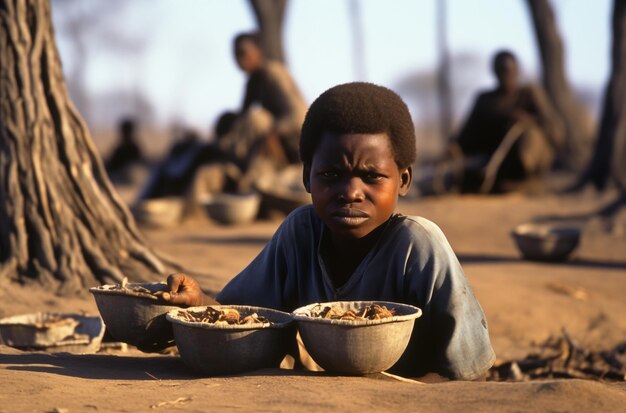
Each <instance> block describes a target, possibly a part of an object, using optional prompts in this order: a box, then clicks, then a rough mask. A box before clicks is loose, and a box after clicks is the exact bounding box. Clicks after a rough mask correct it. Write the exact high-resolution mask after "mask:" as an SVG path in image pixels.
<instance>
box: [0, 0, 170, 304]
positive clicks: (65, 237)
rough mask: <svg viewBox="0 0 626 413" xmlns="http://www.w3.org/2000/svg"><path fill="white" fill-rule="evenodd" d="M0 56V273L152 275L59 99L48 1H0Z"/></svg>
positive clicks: (67, 283)
mask: <svg viewBox="0 0 626 413" xmlns="http://www.w3.org/2000/svg"><path fill="white" fill-rule="evenodd" d="M0 55H1V60H0V70H1V78H0V174H1V175H0V278H6V277H8V278H10V279H13V280H17V281H20V282H25V281H27V280H29V279H36V280H38V281H41V282H42V283H44V284H48V283H52V284H53V285H55V286H60V287H61V290H62V291H64V292H73V291H76V290H79V289H83V288H84V287H85V286H91V285H94V284H96V283H99V282H106V281H112V280H115V281H119V280H121V279H122V278H123V277H124V276H128V277H129V278H146V277H147V276H154V275H155V274H162V273H163V271H164V268H163V265H162V263H161V262H160V260H159V259H158V258H157V257H156V255H155V254H154V253H153V252H152V251H151V249H150V248H149V247H147V246H146V244H145V241H144V240H143V239H142V237H141V235H140V234H139V232H138V230H137V228H136V226H135V223H134V220H133V218H132V216H131V215H130V213H129V212H128V209H127V208H126V206H125V205H124V204H123V202H122V201H121V200H120V199H119V197H118V196H117V194H116V193H115V191H114V189H113V186H112V185H111V183H110V181H109V179H108V177H107V175H106V172H105V170H104V167H103V163H102V161H101V159H100V157H99V155H98V153H97V151H96V149H95V146H94V145H93V142H92V139H91V136H90V133H89V131H88V129H87V126H86V125H85V122H84V121H83V120H82V118H81V116H80V114H79V113H78V112H77V110H76V108H75V107H74V105H73V104H72V102H71V101H70V99H69V97H68V93H67V88H66V85H65V80H64V78H63V74H62V68H61V62H60V59H59V53H58V51H57V48H56V44H55V38H54V31H53V28H52V22H51V16H50V4H49V1H48V0H0Z"/></svg>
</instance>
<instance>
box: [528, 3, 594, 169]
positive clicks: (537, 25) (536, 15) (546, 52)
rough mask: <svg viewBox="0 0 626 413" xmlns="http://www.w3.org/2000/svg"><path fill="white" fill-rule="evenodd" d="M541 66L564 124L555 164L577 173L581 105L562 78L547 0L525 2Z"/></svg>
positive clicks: (583, 142) (582, 147)
mask: <svg viewBox="0 0 626 413" xmlns="http://www.w3.org/2000/svg"><path fill="white" fill-rule="evenodd" d="M527 3H528V8H529V10H530V14H531V17H532V22H533V27H534V29H535V38H536V39H537V45H538V47H539V52H540V55H541V62H542V66H543V84H544V86H545V88H546V92H547V93H548V96H549V97H550V100H551V101H552V104H553V105H554V107H555V109H556V111H557V112H558V114H559V115H560V117H561V119H562V120H563V123H564V125H565V142H564V148H563V150H562V151H559V163H561V164H563V165H565V166H567V167H569V168H570V169H574V170H578V171H580V170H581V169H582V168H583V167H584V165H585V163H586V162H587V161H588V156H587V155H586V154H588V153H589V150H590V142H589V138H590V137H589V136H588V133H587V127H586V125H585V116H584V115H585V114H584V110H583V108H582V106H581V105H580V103H579V102H578V101H577V100H576V98H575V97H574V94H573V93H572V90H571V88H570V85H569V82H568V81H567V77H566V75H565V58H564V54H565V53H564V47H563V41H562V40H561V36H560V34H559V32H558V29H557V25H556V20H555V18H554V11H553V10H552V7H551V6H550V4H549V2H548V0H527Z"/></svg>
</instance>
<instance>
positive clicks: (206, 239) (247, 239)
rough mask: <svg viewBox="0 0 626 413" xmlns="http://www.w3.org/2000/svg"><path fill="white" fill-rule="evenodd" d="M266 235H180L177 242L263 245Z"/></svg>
mask: <svg viewBox="0 0 626 413" xmlns="http://www.w3.org/2000/svg"><path fill="white" fill-rule="evenodd" d="M270 239H271V238H270V237H267V236H241V237H212V236H201V237H200V236H186V237H180V238H179V239H178V240H177V241H178V242H189V243H196V244H227V245H241V244H248V245H265V244H267V243H268V242H269V241H270Z"/></svg>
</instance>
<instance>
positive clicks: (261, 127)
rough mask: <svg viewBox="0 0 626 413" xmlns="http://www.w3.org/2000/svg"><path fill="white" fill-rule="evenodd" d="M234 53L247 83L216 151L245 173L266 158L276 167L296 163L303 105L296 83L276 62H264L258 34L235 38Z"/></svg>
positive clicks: (304, 104) (304, 112) (304, 108)
mask: <svg viewBox="0 0 626 413" xmlns="http://www.w3.org/2000/svg"><path fill="white" fill-rule="evenodd" d="M233 48H234V55H235V60H236V62H237V65H238V66H239V68H240V69H241V70H242V71H244V72H245V73H246V75H247V77H248V79H247V83H246V88H245V96H244V99H243V103H242V106H241V110H240V112H239V113H238V116H237V119H236V120H235V121H234V122H233V124H232V125H231V127H230V129H229V130H228V132H227V133H226V134H224V137H223V139H221V147H222V148H223V149H224V150H225V152H228V153H230V154H232V155H233V157H234V158H235V159H237V161H238V164H239V166H240V167H241V169H242V170H243V171H244V172H247V171H248V169H250V168H253V165H254V163H255V160H256V159H257V158H264V159H269V160H270V161H272V162H273V163H274V164H275V165H276V166H277V167H278V168H280V167H281V166H284V165H285V164H287V163H297V162H298V139H299V136H300V128H301V126H302V122H303V120H304V116H305V114H306V110H307V105H306V103H305V101H304V98H303V97H302V94H301V93H300V91H299V90H298V87H297V86H296V83H295V81H294V80H293V78H292V77H291V75H290V74H289V72H288V70H287V69H286V67H285V66H284V65H283V64H282V63H281V62H278V61H274V60H271V59H267V58H265V56H264V54H263V51H262V49H261V46H260V40H259V35H258V34H257V33H242V34H239V35H238V36H236V37H235V39H234V42H233ZM253 169H254V168H253Z"/></svg>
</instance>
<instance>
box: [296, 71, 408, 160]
mask: <svg viewBox="0 0 626 413" xmlns="http://www.w3.org/2000/svg"><path fill="white" fill-rule="evenodd" d="M325 132H332V133H337V134H346V133H364V134H373V133H386V134H387V135H388V136H389V140H390V142H391V149H392V151H393V156H394V159H395V161H396V164H397V165H398V167H400V168H406V167H408V166H410V165H412V164H413V162H415V157H416V148H415V129H414V126H413V121H412V120H411V114H410V113H409V109H408V108H407V106H406V104H405V103H404V102H403V101H402V98H400V96H398V95H397V94H396V93H395V92H393V91H392V90H390V89H387V88H386V87H383V86H378V85H375V84H372V83H365V82H353V83H345V84H342V85H338V86H335V87H332V88H330V89H328V90H327V91H325V92H324V93H322V94H321V95H320V96H319V97H318V98H317V99H316V100H315V101H314V102H313V104H311V107H310V108H309V110H308V112H307V114H306V118H305V119H304V123H303V125H302V131H301V134H300V159H301V160H302V162H303V163H304V164H305V165H308V166H310V165H311V163H312V160H313V154H314V153H315V150H316V149H317V147H318V145H319V142H320V139H321V137H322V135H323V134H324V133H325Z"/></svg>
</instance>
